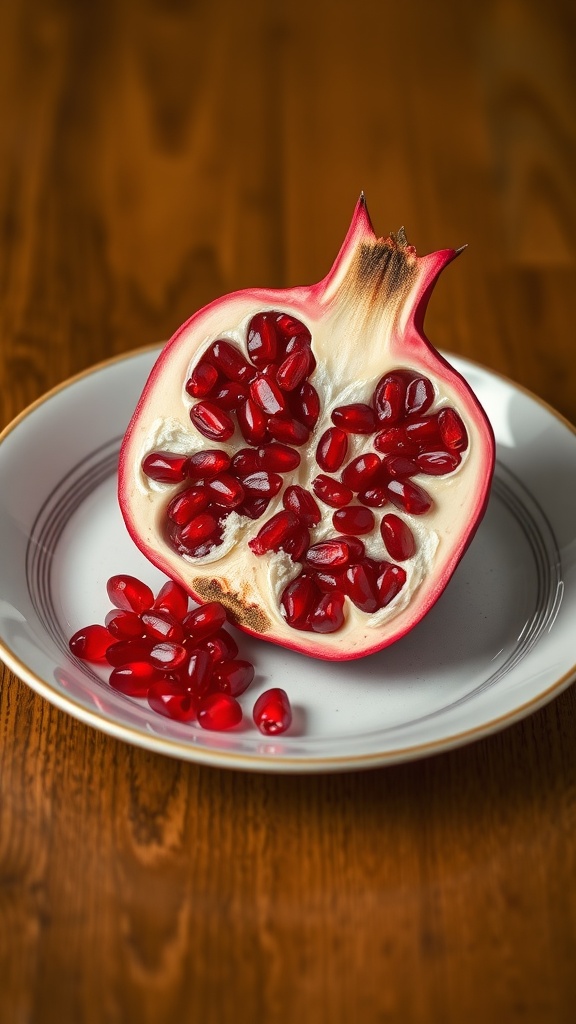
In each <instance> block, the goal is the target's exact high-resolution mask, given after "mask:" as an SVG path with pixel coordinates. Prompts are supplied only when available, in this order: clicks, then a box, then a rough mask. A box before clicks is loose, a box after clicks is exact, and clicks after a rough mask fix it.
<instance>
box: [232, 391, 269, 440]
mask: <svg viewBox="0 0 576 1024" xmlns="http://www.w3.org/2000/svg"><path fill="white" fill-rule="evenodd" d="M236 416H237V418H238V426H239V427H240V430H241V432H242V436H243V438H244V439H245V440H246V441H248V444H261V443H262V441H264V439H265V437H266V433H267V426H268V420H267V419H266V416H265V415H264V413H263V412H262V409H261V408H260V407H259V406H258V405H256V402H254V401H253V400H252V399H251V398H247V399H246V401H245V402H244V404H243V405H241V406H240V408H239V409H238V410H237V413H236Z"/></svg>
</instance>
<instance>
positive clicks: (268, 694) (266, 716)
mask: <svg viewBox="0 0 576 1024" xmlns="http://www.w3.org/2000/svg"><path fill="white" fill-rule="evenodd" d="M252 717H253V719H254V722H255V724H256V726H257V727H258V729H259V730H260V732H261V733H263V734H264V735H265V736H279V735H280V733H283V732H286V730H287V729H289V728H290V725H291V723H292V708H291V707H290V701H289V699H288V694H287V693H286V690H282V689H281V688H280V687H279V686H273V687H271V688H270V689H269V690H265V691H264V693H261V694H260V696H259V697H258V700H257V701H256V703H255V705H254V709H253V711H252Z"/></svg>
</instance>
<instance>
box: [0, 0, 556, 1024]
mask: <svg viewBox="0 0 576 1024" xmlns="http://www.w3.org/2000/svg"><path fill="white" fill-rule="evenodd" d="M575 39H576V16H575V13H574V7H573V5H572V4H570V3H568V2H567V0H553V2H551V3H549V4H548V5H546V6H544V5H542V4H540V3H538V2H537V0H524V2H523V0H489V2H487V3H485V4H477V5H470V6H464V5H462V4H458V3H456V2H455V0H445V2H440V3H437V4H434V5H429V4H424V3H415V4H410V5H397V4H391V3H386V2H383V3H382V2H381V3H370V2H367V3H366V4H364V5H353V4H349V3H346V2H344V0H330V2H328V0H317V2H316V3H314V4H310V3H304V2H303V0H292V2H291V3H287V2H286V0H279V2H278V3H277V4H274V5H272V4H267V3H265V2H264V0H247V2H245V3H244V4H242V5H236V4H233V3H231V2H230V0H211V2H208V0H196V2H195V3H191V2H190V3H186V2H184V0H180V2H179V0H170V2H168V0H166V2H162V0H138V2H137V0H116V2H113V0H100V2H99V3H98V4H90V5H89V4H78V3H75V2H73V0H37V2H33V0H22V2H16V0H5V2H4V3H3V4H2V5H0V51H1V55H0V218H1V219H0V233H1V239H2V244H1V248H0V381H1V385H2V390H1V393H0V400H1V405H0V407H1V413H0V415H1V421H2V424H4V423H7V422H8V421H9V420H10V419H11V418H12V417H13V416H14V415H16V414H17V413H18V412H19V411H20V410H21V409H22V408H24V407H25V405H27V404H28V403H29V402H30V401H32V400H33V399H34V398H36V397H37V396H39V395H41V394H42V393H43V392H44V391H45V390H46V389H48V388H49V387H51V386H53V385H55V384H57V383H59V382H60V381H62V380H63V379H65V378H66V377H67V376H69V375H70V374H72V373H74V372H76V371H78V370H81V369H82V368H84V367H87V366H89V365H91V364H93V363H94V362H96V361H98V360H100V359H104V358H106V357H108V356H111V355H114V354H116V353H120V352H125V351H128V350H131V349H135V348H137V347H138V346H140V345H142V344H146V343H149V342H155V341H158V340H159V339H162V338H164V337H167V336H168V335H169V334H170V333H171V332H172V331H173V330H174V329H175V327H176V326H177V325H178V324H179V323H180V322H181V321H182V320H183V319H184V318H185V317H186V316H187V315H189V314H190V313H191V312H192V311H194V310H195V309H196V308H197V307H198V306H200V305H202V304H203V303H205V302H207V301H209V300H210V299H212V298H214V297H216V296H217V295H219V294H221V293H223V292H225V291H228V290H231V289H234V288H239V287H243V286H245V285H249V284H261V285H270V286H275V285H280V286H282V285H287V284H293V283H301V282H307V281H314V280H317V279H319V278H320V277H322V276H323V274H324V273H325V272H326V270H327V269H328V267H329V265H330V263H331V260H332V258H333V256H334V253H335V251H336V250H337V247H338V245H339V243H340V239H341V237H342V234H343V231H344V230H345V228H346V226H347V223H348V220H349V217H350V213H351V210H352V207H353V205H354V202H355V200H356V197H357V195H358V193H359V191H360V189H364V190H365V191H366V194H367V196H368V200H369V204H370V209H371V213H372V216H373V220H374V222H375V226H376V228H377V230H378V231H380V232H382V233H387V232H388V231H389V230H395V229H397V228H398V227H399V226H400V224H401V223H403V224H404V225H405V226H406V229H407V232H408V235H409V238H410V240H411V241H412V242H413V243H414V244H416V245H417V247H418V249H419V250H420V251H426V250H431V249H434V248H440V247H442V246H445V245H460V244H462V243H464V242H468V243H469V249H468V251H467V253H466V255H465V256H463V257H462V258H461V259H460V260H459V261H458V264H457V265H456V266H455V267H453V268H451V269H450V270H449V271H448V272H447V274H446V275H445V277H444V278H443V280H442V283H441V285H440V287H439V288H438V290H437V293H436V294H435V296H434V299H433V302H432V304H431V307H430V311H429V315H428V321H427V327H428V333H429V335H430V337H431V338H432V339H433V340H434V342H435V343H437V344H439V345H442V346H443V347H445V348H447V349H449V350H452V351H454V352H459V353H462V354H465V355H467V356H469V357H471V358H473V359H476V360H478V361H479V362H481V363H483V364H485V365H487V366H489V367H491V368H493V369H495V370H497V371H498V372H501V373H504V374H506V375H508V376H510V377H511V378H513V379H514V380H516V381H518V382H519V383H520V384H522V385H524V386H526V387H528V388H530V389H532V390H533V391H535V392H536V393H537V394H539V395H540V396H541V397H542V398H544V399H545V400H546V401H548V402H550V403H551V404H552V405H554V406H555V407H556V408H557V409H558V410H559V411H560V412H562V413H563V414H564V415H565V416H567V417H568V418H571V419H572V420H573V421H574V420H576V397H575V396H576V361H575V358H574V341H575V335H574V323H575V320H576V309H575V299H574V296H575V295H576V258H575V246H574V238H575V235H576V202H575V198H574V188H573V182H574V178H575V162H576V146H575V136H576V125H575V119H574V110H575V100H576V72H575V68H576V61H575V59H574V58H575V54H574V40H575ZM25 471H27V467H24V468H23V472H25ZM0 572H1V570H0ZM575 740H576V701H575V696H574V691H573V689H571V690H569V691H567V692H565V693H564V694H563V695H562V696H561V697H560V698H559V699H557V700H556V701H555V702H554V703H553V704H551V705H550V706H549V707H547V708H545V709H543V710H542V711H540V712H538V713H537V714H535V715H533V716H532V717H531V718H529V719H527V720H526V721H525V722H522V723H520V724H518V725H515V726H514V727H512V728H509V729H507V730H506V731H505V732H503V733H501V734H499V735H497V736H493V737H491V738H489V739H485V740H483V741H481V742H478V743H476V744H474V745H472V746H470V747H467V748H465V749H462V750H459V751H454V752H452V753H448V754H443V755H440V756H437V757H435V758H431V759H426V760H423V761H421V762H418V763H414V764H407V765H403V766H397V767H391V768H388V769H385V770H378V771H372V772H359V773H357V774H353V775H341V776H340V775H334V776H325V777H318V778H314V777H301V778H299V777H295V778H282V777H270V776H265V775H258V774H255V775H245V774H241V773H235V772H226V771H219V770H216V769H210V768H203V767H196V766H194V765H188V764H182V763H180V762H178V761H172V760H170V759H167V758H163V757H160V756H157V755H153V754H150V753H146V752H144V751H141V750H137V749H134V748H130V747H128V746H126V745H124V744H122V743H120V742H117V741H115V740H113V739H111V738H109V737H106V736H104V735H101V734H100V733H98V732H95V731H93V730H89V729H88V728H86V727H84V726H83V725H82V724H80V723H78V722H76V721H74V720H72V719H70V718H69V717H67V716H66V715H64V714H62V713H60V712H59V711H57V710H56V709H55V708H53V707H51V706H50V705H48V704H47V703H45V702H44V701H43V700H42V699H41V698H39V697H37V696H35V695H34V694H32V692H31V691H30V690H29V689H28V688H27V687H26V686H24V685H23V684H22V683H20V682H19V681H18V680H17V679H16V678H15V677H14V676H12V675H11V673H9V672H8V670H6V669H5V670H4V671H3V675H2V685H1V690H0V1020H1V1021H2V1024H3V1022H4V1021H6V1024H56V1022H58V1024H61V1022H74V1024H104V1022H105V1024H120V1022H127V1021H129V1022H132V1021H138V1022H139V1024H151V1022H156V1021H158V1022H162V1024H183V1022H187V1021H190V1022H192V1021H194V1022H196V1021H202V1022H203V1024H223V1022H228V1021H230V1022H232V1021H235V1022H238V1021H246V1022H260V1021H265V1022H267V1024H292V1022H294V1021H296V1020H297V1021H301V1022H302V1024H304V1022H308V1021H310V1022H312V1021H314V1022H317V1021H327V1022H328V1021H329V1022H330V1024H340V1022H342V1024H344V1022H346V1024H350V1022H358V1024H384V1022H386V1024H396V1022H398V1024H429V1022H431V1024H434V1022H442V1024H461V1022H462V1021H467V1022H470V1024H474V1022H485V1021H486V1020H495V1021H503V1022H507V1024H508V1022H515V1021H518V1022H520V1021H521V1022H523V1024H548V1022H550V1024H568V1022H571V1021H573V1020H574V1005H575V999H576V976H575V973H574V966H573V965H574V957H575V954H576V889H575V886H574V878H575V876H576V811H575V808H576V742H575Z"/></svg>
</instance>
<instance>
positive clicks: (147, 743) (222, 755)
mask: <svg viewBox="0 0 576 1024" xmlns="http://www.w3.org/2000/svg"><path fill="white" fill-rule="evenodd" d="M164 344H165V343H163V342H159V343H152V344H149V345H144V346H139V347H138V348H136V349H131V350H130V351H127V352H123V353H119V354H117V355H114V356H111V357H109V358H107V359H103V360H100V361H99V362H97V363H94V364H92V365H91V366H88V367H86V368H84V369H83V370H80V371H79V372H78V373H75V374H73V375H72V376H70V377H67V378H66V379H65V380H63V381H61V382H60V383H59V384H56V385H55V386H54V387H52V388H50V389H49V390H48V391H46V392H45V393H44V394H42V395H40V396H39V397H38V398H37V399H35V400H34V401H33V402H31V403H30V404H29V405H27V406H25V408H24V409H22V410H21V412H19V413H18V414H17V415H16V416H15V417H14V418H13V419H12V420H11V421H10V422H9V423H8V424H7V425H6V426H5V427H4V428H3V429H2V431H0V446H1V445H2V444H3V443H4V441H5V440H6V439H7V438H8V437H9V436H10V435H11V434H12V433H13V432H14V431H15V430H16V429H17V428H18V427H19V426H20V424H21V423H22V422H24V420H26V419H27V418H28V417H29V416H30V415H32V414H33V413H34V412H36V411H37V410H38V409H39V408H41V407H42V406H43V405H45V404H46V403H47V402H49V401H50V400H51V399H52V398H55V397H57V396H58V395H59V394H60V393H62V392H63V391H65V390H66V389H68V388H70V387H73V386H74V385H75V384H77V383H78V382H80V381H81V380H83V379H85V378H87V377H89V376H92V375H94V374H96V373H98V372H100V371H102V370H107V369H109V368H111V367H113V366H114V365H116V364H119V363H121V362H124V361H127V360H130V359H136V358H139V357H141V356H145V355H147V354H148V353H152V352H154V351H156V350H157V351H158V352H160V351H161V349H162V347H163V345H164ZM443 354H444V353H443ZM445 354H446V356H447V358H448V359H450V358H454V359H457V360H460V361H462V362H464V363H466V364H467V365H469V366H470V367H471V368H475V369H477V370H478V371H480V372H481V373H483V374H488V375H490V376H491V377H494V378H497V379H499V380H501V381H503V382H504V383H505V384H507V385H508V386H509V387H510V388H512V389H513V390H514V391H516V392H520V393H521V394H523V395H525V396H526V397H527V398H529V399H531V400H532V401H533V402H536V403H537V404H538V405H540V406H541V407H542V408H544V409H545V410H546V411H547V412H548V413H549V414H550V415H551V416H552V417H553V418H554V419H555V420H556V421H558V423H560V424H561V425H562V426H564V427H566V428H567V429H568V430H569V431H570V432H571V433H572V434H573V435H574V437H576V427H575V426H574V425H573V424H572V423H571V422H570V420H568V419H567V418H566V417H565V416H564V415H563V414H562V413H560V412H558V411H557V410H556V409H555V408H554V407H553V406H551V405H550V404H549V403H548V402H546V401H545V400H544V399H542V398H540V397H539V396H538V395H536V394H534V392H532V391H530V389H529V388H526V387H525V386H524V385H522V384H518V383H516V382H515V381H513V380H512V379H511V378H510V377H507V376H506V375H505V374H503V373H500V372H499V371H497V370H492V369H490V368H489V367H487V366H484V365H483V364H482V363H479V362H478V361H476V360H473V359H470V358H468V357H467V356H463V355H460V354H459V353H456V352H454V353H445ZM0 658H1V659H2V661H3V662H4V663H5V665H6V666H7V667H8V668H9V670H10V671H12V672H14V674H15V675H16V676H17V677H18V678H19V679H21V680H22V681H23V682H24V683H25V684H26V685H28V686H29V687H30V688H31V689H32V690H33V691H34V692H36V693H38V694H39V695H40V696H41V697H42V698H44V699H45V700H47V701H48V703H50V704H52V705H54V706H56V707H57V708H58V709H59V710H61V711H63V712H65V713H67V714H70V715H71V716H72V717H74V718H76V719H77V720H79V721H81V722H82V723H83V724H85V725H88V726H90V727H91V728H94V729H96V730H97V731H100V732H103V733H105V734H107V735H110V736H113V737H114V738H115V739H119V740H122V741H123V742H126V743H129V744H131V745H133V746H137V747H140V748H142V749H146V750H151V751H153V752H156V753H161V754H164V755H166V756H170V757H175V758H179V759H181V760H184V761H189V762H196V763H204V764H209V765H212V766H216V767H226V768H238V769H243V770H249V771H264V772H265V771H269V770H274V771H276V772H279V773H286V774H297V773H299V772H300V773H306V774H310V773H312V772H314V773H321V772H331V771H332V772H335V771H351V770H362V769H365V768H375V767H386V766H387V765H391V764H398V763H403V762H407V761H413V760H418V759H421V758H424V757H427V756H430V755H433V754H436V753H441V752H444V751H448V750H453V749H456V748H458V747H461V746H464V745H467V744H468V743H470V742H474V741H475V740H478V739H482V738H483V737H486V736H489V735H493V734H494V733H496V732H499V731H501V730H502V729H504V728H506V727H507V726H509V725H512V724H514V723H515V722H518V721H520V720H522V719H523V718H526V717H528V716H529V715H531V714H533V713H534V712H536V711H537V710H538V709H539V708H540V707H544V706H545V705H546V704H548V703H550V702H551V701H552V700H553V699H554V698H555V697H557V696H559V695H560V694H561V693H562V692H563V691H564V690H565V689H567V688H568V686H570V685H571V683H572V682H574V680H575V679H576V663H574V664H573V665H572V667H571V668H570V669H568V670H567V671H566V672H565V673H563V674H562V676H560V678H559V679H556V680H554V682H553V683H551V684H550V685H549V686H548V687H547V688H546V689H545V690H543V691H541V692H540V693H538V694H536V695H535V696H533V697H531V698H530V699H529V700H527V701H525V702H524V703H522V704H520V705H518V706H516V707H515V708H513V709H512V710H510V711H507V712H505V713H503V714H502V715H497V716H496V717H495V718H490V719H488V720H487V721H485V722H482V723H481V724H478V725H475V726H473V727H471V728H470V729H465V730H461V731H459V732H456V733H453V734H451V735H448V736H444V737H441V738H437V739H435V740H430V741H428V742H423V743H417V744H412V745H410V746H408V747H401V748H395V749H393V750H389V751H376V752H372V753H369V754H352V755H328V756H316V757H310V756H308V757H307V756H300V755H291V756H290V757H289V758H285V757H281V756H278V755H275V754H274V753H272V752H270V753H263V754H258V753H241V752H235V751H225V750H220V751H218V750H215V749H214V748H202V747H197V746H195V745H194V744H187V743H184V742H181V741H180V740H177V739H167V738H164V737H161V736H158V735H152V734H150V733H146V732H145V731H144V730H142V731H141V730H139V729H138V728H136V727H131V726H129V725H126V724H124V723H121V722H119V721H117V720H115V719H114V718H111V717H108V716H107V715H106V714H104V713H102V712H99V713H98V712H95V711H92V710H91V709H90V708H87V707H86V706H85V705H84V704H82V703H81V702H80V701H79V700H77V699H76V698H75V697H73V696H72V695H69V694H68V695H63V694H60V693H59V691H58V690H56V689H54V688H53V687H52V686H51V684H50V683H49V682H48V681H47V680H45V679H43V678H42V676H40V675H37V674H36V672H34V671H33V670H32V669H30V668H29V667H28V666H27V665H26V664H25V662H23V661H22V659H21V658H20V657H19V656H18V655H17V654H15V653H14V652H13V651H12V650H11V648H10V647H9V645H8V644H7V643H5V641H4V640H3V639H2V637H0ZM263 742H265V740H264V738H263ZM271 745H273V744H271Z"/></svg>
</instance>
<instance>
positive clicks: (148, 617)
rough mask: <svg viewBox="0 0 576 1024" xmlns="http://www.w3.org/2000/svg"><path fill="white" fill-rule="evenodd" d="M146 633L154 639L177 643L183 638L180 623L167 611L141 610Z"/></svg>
mask: <svg viewBox="0 0 576 1024" xmlns="http://www.w3.org/2000/svg"><path fill="white" fill-rule="evenodd" d="M142 622H143V624H144V628H145V630H146V635H147V636H150V637H152V638H153V639H154V640H167V641H169V642H170V643H177V644H179V643H180V642H181V641H182V640H183V639H184V629H183V628H182V623H180V622H178V619H175V618H174V616H173V615H169V614H168V612H152V611H150V612H142Z"/></svg>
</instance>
